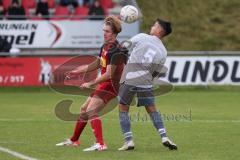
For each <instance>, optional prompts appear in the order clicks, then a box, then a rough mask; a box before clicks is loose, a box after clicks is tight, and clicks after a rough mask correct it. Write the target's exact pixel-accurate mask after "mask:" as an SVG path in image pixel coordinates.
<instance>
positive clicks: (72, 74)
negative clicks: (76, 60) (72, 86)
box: [64, 70, 78, 79]
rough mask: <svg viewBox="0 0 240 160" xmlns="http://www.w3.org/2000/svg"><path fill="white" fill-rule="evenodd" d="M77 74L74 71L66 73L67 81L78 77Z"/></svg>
mask: <svg viewBox="0 0 240 160" xmlns="http://www.w3.org/2000/svg"><path fill="white" fill-rule="evenodd" d="M77 74H78V72H77V71H76V70H72V71H68V72H66V73H65V74H64V75H65V78H66V79H70V78H71V77H73V76H76V75H77Z"/></svg>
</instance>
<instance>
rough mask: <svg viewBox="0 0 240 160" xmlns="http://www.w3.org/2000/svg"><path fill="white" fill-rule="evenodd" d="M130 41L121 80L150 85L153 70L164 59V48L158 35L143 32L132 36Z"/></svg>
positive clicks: (160, 65) (165, 54)
mask: <svg viewBox="0 0 240 160" xmlns="http://www.w3.org/2000/svg"><path fill="white" fill-rule="evenodd" d="M130 41H131V43H132V47H131V48H132V49H130V57H129V60H128V63H127V66H126V67H125V69H124V74H123V76H122V79H121V82H123V81H125V83H127V84H130V85H137V86H142V85H146V86H151V85H152V80H153V79H152V74H153V72H154V71H155V70H156V69H157V68H159V67H162V66H163V64H164V63H165V61H166V57H167V51H166V48H165V47H164V45H163V43H162V41H161V40H160V39H159V38H158V37H156V36H152V35H148V34H144V33H140V34H138V35H136V36H134V37H133V38H132V39H131V40H130Z"/></svg>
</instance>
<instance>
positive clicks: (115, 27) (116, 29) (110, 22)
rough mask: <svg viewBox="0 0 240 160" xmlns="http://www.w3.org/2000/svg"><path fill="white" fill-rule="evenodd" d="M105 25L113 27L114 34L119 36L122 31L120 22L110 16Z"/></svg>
mask: <svg viewBox="0 0 240 160" xmlns="http://www.w3.org/2000/svg"><path fill="white" fill-rule="evenodd" d="M104 23H105V24H106V25H109V26H111V28H112V31H113V33H115V34H118V33H120V32H121V31H122V26H121V22H120V20H119V19H118V18H117V17H115V16H108V17H106V18H105V20H104Z"/></svg>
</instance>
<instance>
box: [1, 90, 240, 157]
mask: <svg viewBox="0 0 240 160" xmlns="http://www.w3.org/2000/svg"><path fill="white" fill-rule="evenodd" d="M239 98H240V92H239V89H235V90H232V89H211V88H210V89H176V90H175V91H173V92H171V93H169V94H167V95H165V96H160V97H157V100H156V103H157V105H158V109H159V110H160V111H161V112H162V114H163V117H164V119H165V126H166V128H167V133H168V136H169V137H170V138H171V139H173V140H174V142H175V143H176V144H177V145H178V148H179V150H177V151H169V150H168V149H166V148H164V147H163V146H162V144H161V140H160V137H159V135H158V134H157V132H156V130H155V129H154V128H153V125H152V123H151V122H150V121H149V119H148V117H146V115H145V110H144V108H137V107H132V108H131V116H132V117H133V119H132V130H133V134H134V140H135V147H136V149H135V150H134V151H129V152H120V151H117V148H118V147H120V146H121V145H122V144H123V137H122V135H121V132H120V126H119V121H118V109H117V108H115V109H114V110H113V111H112V112H110V113H108V114H107V115H105V116H104V117H103V118H102V119H103V129H104V138H105V142H106V144H107V145H108V148H109V149H108V150H107V151H104V152H91V153H85V152H83V151H82V149H84V148H86V147H89V146H90V145H91V144H92V143H93V142H94V136H93V134H92V132H91V129H90V127H89V126H87V128H85V130H84V132H83V134H82V136H81V138H80V140H81V146H80V147H75V148H73V147H60V148H59V147H55V144H56V143H57V142H60V141H61V140H63V139H64V138H68V137H69V136H70V135H71V134H72V132H73V127H74V124H75V122H65V121H61V120H59V119H58V118H57V117H56V116H55V114H54V107H55V105H56V104H57V102H59V101H60V100H63V99H73V100H74V105H73V107H72V112H75V113H77V112H78V111H79V106H80V105H81V103H83V101H84V100H85V98H84V97H79V96H68V95H61V94H58V93H55V92H53V91H50V90H48V89H46V88H45V89H16V88H15V89H9V88H4V89H0V146H1V147H4V148H8V149H11V150H13V151H16V152H19V153H22V154H24V155H27V156H30V157H34V158H36V159H39V160H80V159H84V160H85V159H86V160H88V159H89V160H121V159H122V160H136V159H137V160H148V159H150V160H154V159H156V160H157V159H158V160H159V159H160V160H176V159H177V160H236V159H238V158H239V157H240V152H239V148H240V143H239V142H240V141H239V140H240V116H239V115H240V105H239V104H240V103H239V102H240V99H239ZM136 115H139V116H138V117H137V116H136ZM15 159H17V158H16V157H13V156H12V155H10V154H7V153H4V152H1V151H0V160H15Z"/></svg>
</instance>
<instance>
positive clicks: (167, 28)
mask: <svg viewBox="0 0 240 160" xmlns="http://www.w3.org/2000/svg"><path fill="white" fill-rule="evenodd" d="M156 21H157V22H158V24H160V25H161V26H162V28H163V29H164V31H165V34H164V36H167V35H169V34H170V33H172V27H171V23H170V22H168V21H165V20H162V19H160V18H158V19H157V20H156Z"/></svg>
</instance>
